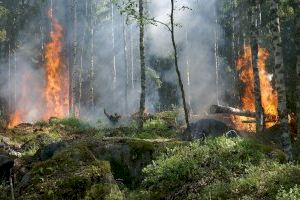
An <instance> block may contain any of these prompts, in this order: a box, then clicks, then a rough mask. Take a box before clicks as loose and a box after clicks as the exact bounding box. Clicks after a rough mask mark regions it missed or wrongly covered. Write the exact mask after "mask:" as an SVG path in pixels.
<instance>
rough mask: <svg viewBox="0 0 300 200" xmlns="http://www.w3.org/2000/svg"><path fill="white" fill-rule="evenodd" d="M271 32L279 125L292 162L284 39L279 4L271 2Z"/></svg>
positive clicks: (273, 0) (274, 1)
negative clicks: (283, 50) (283, 48)
mask: <svg viewBox="0 0 300 200" xmlns="http://www.w3.org/2000/svg"><path fill="white" fill-rule="evenodd" d="M270 13H271V19H272V21H271V24H270V25H271V31H272V43H273V48H274V49H273V50H274V55H275V69H274V71H275V85H276V89H277V93H278V113H279V123H280V125H281V126H280V129H281V132H282V145H283V149H284V151H285V153H286V154H287V155H288V158H289V160H292V158H293V156H292V145H291V138H290V133H289V128H288V113H287V101H286V84H285V68H284V65H283V52H282V39H281V31H280V20H279V16H278V2H277V1H276V0H271V9H270Z"/></svg>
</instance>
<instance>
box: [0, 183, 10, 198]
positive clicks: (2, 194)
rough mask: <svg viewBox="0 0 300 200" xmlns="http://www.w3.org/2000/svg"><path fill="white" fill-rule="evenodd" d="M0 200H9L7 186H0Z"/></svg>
mask: <svg viewBox="0 0 300 200" xmlns="http://www.w3.org/2000/svg"><path fill="white" fill-rule="evenodd" d="M0 199H3V200H10V199H11V196H10V193H9V186H8V185H7V184H4V183H3V184H0Z"/></svg>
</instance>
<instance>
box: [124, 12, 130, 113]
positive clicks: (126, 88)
mask: <svg viewBox="0 0 300 200" xmlns="http://www.w3.org/2000/svg"><path fill="white" fill-rule="evenodd" d="M123 43H124V65H125V73H126V75H125V86H124V87H125V113H126V114H127V113H128V77H129V74H128V72H129V70H128V60H127V30H126V19H125V17H123Z"/></svg>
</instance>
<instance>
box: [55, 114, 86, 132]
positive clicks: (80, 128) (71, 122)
mask: <svg viewBox="0 0 300 200" xmlns="http://www.w3.org/2000/svg"><path fill="white" fill-rule="evenodd" d="M52 125H63V126H66V127H68V128H71V129H72V130H73V132H77V133H80V132H84V131H87V130H89V129H92V126H91V125H90V124H88V123H86V122H83V121H81V120H80V119H78V118H75V117H71V118H64V119H56V120H53V121H52Z"/></svg>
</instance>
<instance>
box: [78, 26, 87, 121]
mask: <svg viewBox="0 0 300 200" xmlns="http://www.w3.org/2000/svg"><path fill="white" fill-rule="evenodd" d="M85 34H86V30H84V32H83V36H82V43H81V52H80V69H79V74H78V82H79V88H78V111H79V116H80V111H81V104H82V83H83V53H84V41H85Z"/></svg>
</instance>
